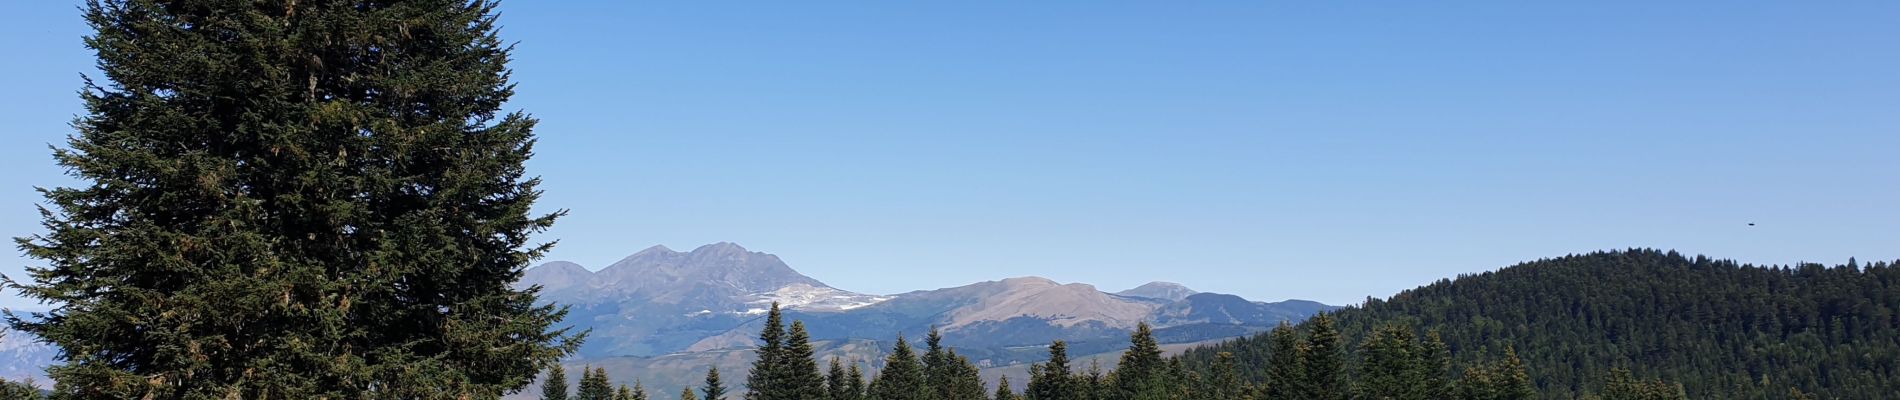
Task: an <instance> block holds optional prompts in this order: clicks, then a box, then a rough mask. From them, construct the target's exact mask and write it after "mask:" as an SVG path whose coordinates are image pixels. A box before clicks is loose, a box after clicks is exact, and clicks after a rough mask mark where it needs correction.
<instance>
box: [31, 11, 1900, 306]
mask: <svg viewBox="0 0 1900 400" xmlns="http://www.w3.org/2000/svg"><path fill="white" fill-rule="evenodd" d="M1553 3H1555V2H1521V1H1487V2H1478V1H1473V2H1455V3H1451V4H1446V3H1444V2H1433V4H1422V3H1419V2H1225V1H1216V2H1159V1H1156V2H1127V1H1110V2H1096V1H1087V2H1084V1H1038V2H1017V1H968V2H842V1H838V2H623V1H561V2H546V1H522V0H516V1H514V2H510V3H506V4H504V5H503V7H502V13H503V16H502V24H503V25H504V26H505V27H504V30H503V36H504V38H505V39H508V40H512V41H518V42H519V45H518V47H517V50H516V52H515V56H516V61H515V63H514V64H513V67H514V68H515V75H514V77H515V79H516V81H517V82H518V83H519V84H520V87H519V94H518V95H517V96H516V97H515V100H514V101H513V102H512V103H511V104H510V105H509V108H510V109H520V110H525V111H528V112H530V113H532V114H534V115H535V116H537V117H539V118H540V119H541V120H542V123H541V125H540V127H539V129H538V133H539V134H540V135H541V138H542V140H541V145H540V147H539V148H538V150H539V155H538V157H537V158H536V159H535V160H533V161H532V162H531V163H530V168H531V171H532V172H533V173H536V174H539V175H541V176H542V177H544V178H545V179H546V181H547V183H546V186H545V189H546V190H547V196H546V198H545V199H544V201H543V202H542V206H544V208H545V209H556V208H566V209H569V210H571V211H572V215H571V216H569V217H568V218H566V219H565V220H563V221H561V222H560V223H559V224H558V226H557V227H556V228H555V229H554V230H552V231H550V232H548V233H547V234H546V235H544V237H545V238H547V239H559V240H560V243H561V244H560V246H559V247H558V248H557V249H556V250H555V251H554V253H553V255H552V257H550V258H549V259H550V260H571V261H576V262H579V263H582V264H584V265H587V266H589V267H591V268H600V267H602V266H605V265H606V264H608V263H611V262H613V261H615V260H617V259H619V258H620V257H622V256H625V255H627V254H630V253H632V252H634V251H637V250H639V249H641V248H644V247H647V246H651V245H654V244H665V245H668V246H670V247H673V248H675V249H682V250H683V249H689V248H692V247H694V246H697V245H700V244H704V243H710V242H716V241H732V242H737V243H740V244H743V245H745V246H747V247H748V248H751V249H753V250H758V251H765V252H770V253H775V254H778V255H780V256H781V257H783V258H784V259H785V260H786V261H787V262H789V263H790V264H791V265H792V266H793V267H794V268H797V269H799V270H800V271H802V272H804V273H806V274H808V275H811V276H813V277H815V278H818V279H820V280H823V281H825V282H827V283H830V284H832V285H834V286H837V287H840V288H844V289H849V290H856V291H863V292H871V293H893V292H903V291H909V290H916V289H927V288H937V287H945V286H954V285H961V284H967V283H971V282H975V281H981V280H992V279H1000V278H1004V277H1011V276H1022V275H1039V276H1046V277H1050V278H1053V279H1056V280H1060V281H1065V282H1086V283H1092V284H1096V285H1097V286H1098V287H1101V288H1103V289H1106V290H1111V291H1112V290H1120V289H1124V288H1127V287H1132V286H1135V285H1138V284H1140V283H1142V282H1146V281H1150V280H1170V281H1177V282H1181V283H1184V284H1187V285H1189V286H1191V287H1193V288H1196V289H1199V290H1203V291H1217V292H1227V293H1235V294H1240V295H1243V296H1246V297H1249V298H1253V299H1260V300H1279V299H1285V298H1303V299H1314V300H1321V301H1326V302H1331V303H1351V302H1356V301H1359V300H1360V299H1363V298H1365V297H1366V296H1381V297H1383V296H1386V295H1389V294H1392V293H1394V292H1396V291H1399V290H1403V289H1406V288H1410V287H1414V286H1417V285H1420V284H1423V283H1427V282H1430V281H1432V280H1434V279H1438V278H1442V277H1451V276H1455V275H1457V274H1460V273H1469V272H1477V271H1483V270H1488V269H1495V268H1498V267H1502V266H1506V265H1509V264H1511V263H1514V262H1517V261H1523V260H1529V259H1536V258H1541V257H1552V256H1561V255H1564V254H1569V253H1578V252H1587V251H1592V250H1598V249H1612V248H1625V247H1659V248H1673V249H1679V250H1681V251H1683V252H1686V253H1703V254H1709V255H1712V256H1716V257H1723V258H1734V259H1738V260H1742V261H1746V262H1756V263H1793V262H1800V261H1821V262H1828V263H1838V262H1843V261H1845V260H1846V259H1847V258H1848V257H1850V256H1852V257H1859V258H1861V259H1862V260H1873V259H1889V260H1891V259H1896V258H1900V206H1897V205H1896V202H1895V201H1896V198H1897V197H1900V196H1896V195H1900V160H1896V158H1895V156H1896V155H1897V154H1900V153H1897V152H1896V150H1900V72H1897V71H1900V40H1895V38H1900V24H1896V23H1894V22H1895V21H1900V2H1892V1H1859V2H1856V1H1834V2H1753V1H1677V2H1635V1H1630V2H1613V1H1603V2H1571V3H1568V4H1553ZM76 7H77V2H58V1H30V2H29V1H13V2H6V3H4V4H0V15H5V16H6V18H7V19H8V21H7V23H6V24H0V35H3V36H4V37H7V38H8V40H6V41H0V54H7V55H8V57H9V59H8V60H7V61H5V62H3V63H0V75H4V76H7V77H8V79H7V83H8V84H7V85H6V88H5V90H4V91H0V104H3V105H4V106H0V126H3V128H0V132H4V138H5V139H4V140H5V142H4V146H0V152H4V161H0V162H4V165H0V167H4V169H0V232H3V233H5V234H6V235H7V236H18V235H25V234H31V233H34V232H38V229H39V228H38V226H37V225H36V221H37V215H36V213H35V212H34V210H33V204H35V203H36V202H37V201H38V197H37V196H36V195H35V193H34V192H33V191H32V188H31V187H32V186H33V185H61V184H70V183H71V181H70V180H68V179H67V178H65V177H63V176H62V175H61V174H60V170H59V169H57V168H55V167H54V166H52V165H51V163H50V158H49V157H48V151H47V149H46V146H47V145H48V144H57V143H59V142H61V141H62V140H63V139H62V138H63V137H64V136H65V135H66V134H67V133H68V132H70V129H69V128H68V127H67V126H66V124H67V123H68V122H69V121H70V120H71V119H72V118H73V116H74V115H75V114H77V113H78V112H80V107H79V101H78V99H77V97H76V95H75V92H76V91H77V90H78V88H79V84H80V82H79V74H80V73H82V72H86V71H88V70H90V68H91V62H92V61H91V58H90V53H89V52H88V51H87V50H85V49H84V48H82V47H81V45H80V42H79V38H80V36H81V35H83V34H85V33H86V27H85V26H84V24H83V23H82V22H81V20H80V19H79V18H78V12H77V11H76ZM1751 222H1753V223H1757V224H1758V225H1757V226H1755V227H1749V226H1747V225H1746V224H1748V223H1751ZM9 257H12V258H7V259H6V260H8V261H10V262H7V263H6V264H5V265H3V266H0V272H4V273H6V274H8V275H9V276H14V277H20V276H21V275H20V272H19V271H20V270H21V269H20V268H21V267H22V266H25V265H33V264H34V263H35V261H34V260H29V259H24V258H19V257H18V255H17V251H16V252H13V254H11V255H10V256H9ZM0 304H4V305H14V306H18V305H20V304H23V303H22V302H21V301H20V300H18V299H15V298H13V297H12V296H11V295H7V296H6V297H5V298H4V299H0Z"/></svg>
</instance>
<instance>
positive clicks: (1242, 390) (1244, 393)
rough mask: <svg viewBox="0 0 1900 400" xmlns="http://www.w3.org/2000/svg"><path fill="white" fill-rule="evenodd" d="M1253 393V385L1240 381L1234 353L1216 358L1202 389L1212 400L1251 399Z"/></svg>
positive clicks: (1220, 354)
mask: <svg viewBox="0 0 1900 400" xmlns="http://www.w3.org/2000/svg"><path fill="white" fill-rule="evenodd" d="M1173 360H1180V359H1179V358H1175V359H1173ZM1253 391H1254V389H1253V385H1250V384H1247V382H1246V381H1243V380H1241V379H1240V367H1239V366H1238V365H1237V364H1235V362H1234V353H1226V352H1222V353H1219V354H1216V355H1215V356H1214V367H1213V370H1212V372H1211V373H1210V374H1209V375H1208V377H1207V380H1206V382H1204V383H1203V384H1202V385H1201V389H1200V393H1202V394H1205V395H1207V396H1208V398H1211V399H1250V398H1253V397H1254V393H1253Z"/></svg>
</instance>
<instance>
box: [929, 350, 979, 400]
mask: <svg viewBox="0 0 1900 400" xmlns="http://www.w3.org/2000/svg"><path fill="white" fill-rule="evenodd" d="M949 354H950V367H951V372H950V376H949V382H948V383H946V384H944V385H943V386H944V387H947V388H949V390H948V391H946V392H945V394H944V397H940V399H943V400H984V399H986V398H988V397H987V395H988V394H987V393H984V391H983V376H982V371H981V370H978V369H977V368H976V363H972V362H970V358H969V357H964V356H963V355H961V354H957V351H956V350H954V349H952V350H950V351H949Z"/></svg>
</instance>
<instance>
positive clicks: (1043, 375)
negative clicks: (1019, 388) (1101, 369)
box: [1023, 340, 1085, 400]
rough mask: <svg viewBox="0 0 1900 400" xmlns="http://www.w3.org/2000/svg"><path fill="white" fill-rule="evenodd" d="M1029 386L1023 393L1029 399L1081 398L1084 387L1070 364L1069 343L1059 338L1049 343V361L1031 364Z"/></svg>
mask: <svg viewBox="0 0 1900 400" xmlns="http://www.w3.org/2000/svg"><path fill="white" fill-rule="evenodd" d="M1029 371H1030V373H1029V386H1028V387H1026V388H1024V389H1023V395H1024V396H1025V397H1028V398H1029V400H1080V399H1082V398H1084V397H1085V396H1083V395H1082V391H1083V388H1082V387H1081V385H1080V384H1078V383H1077V381H1078V379H1076V377H1075V373H1074V372H1071V371H1073V367H1070V366H1069V344H1068V343H1065V342H1063V341H1060V340H1057V341H1055V342H1054V343H1050V344H1049V361H1046V362H1043V363H1039V364H1034V365H1031V366H1030V368H1029Z"/></svg>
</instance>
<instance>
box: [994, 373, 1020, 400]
mask: <svg viewBox="0 0 1900 400" xmlns="http://www.w3.org/2000/svg"><path fill="white" fill-rule="evenodd" d="M991 398H992V399H994V400H1020V399H1021V397H1019V396H1017V395H1016V392H1013V391H1011V390H1010V388H1009V377H1007V376H1005V377H1001V378H997V379H996V395H995V396H992V397H991Z"/></svg>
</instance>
